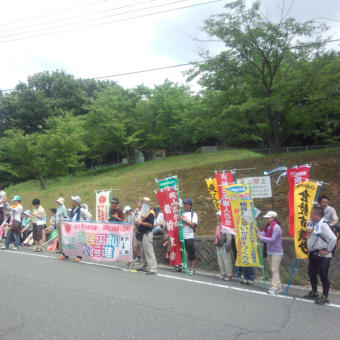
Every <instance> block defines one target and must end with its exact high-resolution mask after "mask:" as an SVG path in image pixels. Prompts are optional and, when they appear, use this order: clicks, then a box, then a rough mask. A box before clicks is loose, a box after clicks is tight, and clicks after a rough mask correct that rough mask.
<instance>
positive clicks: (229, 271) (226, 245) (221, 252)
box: [215, 211, 233, 281]
mask: <svg viewBox="0 0 340 340" xmlns="http://www.w3.org/2000/svg"><path fill="white" fill-rule="evenodd" d="M216 215H217V227H216V237H215V245H216V253H217V263H218V267H219V268H220V272H221V279H222V280H224V281H231V280H232V277H233V262H232V244H231V243H232V235H231V234H230V233H227V232H223V231H222V225H221V212H220V211H218V212H217V213H216Z"/></svg>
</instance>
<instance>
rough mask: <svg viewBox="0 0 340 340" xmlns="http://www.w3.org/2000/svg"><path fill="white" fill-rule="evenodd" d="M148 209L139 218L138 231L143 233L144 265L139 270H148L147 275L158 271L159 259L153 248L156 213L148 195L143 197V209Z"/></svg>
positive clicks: (141, 244)
mask: <svg viewBox="0 0 340 340" xmlns="http://www.w3.org/2000/svg"><path fill="white" fill-rule="evenodd" d="M144 210H145V211H147V212H146V213H145V215H143V213H142V214H141V215H139V217H138V218H137V223H138V232H139V233H140V235H141V242H140V250H141V258H142V267H141V268H138V269H137V270H138V271H143V272H146V274H147V275H154V274H156V273H157V261H156V256H155V253H154V249H153V234H152V227H153V224H154V220H155V213H154V211H153V209H152V207H151V200H150V198H148V197H144V198H143V199H142V207H141V211H142V212H143V211H144Z"/></svg>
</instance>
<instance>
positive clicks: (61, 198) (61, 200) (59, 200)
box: [56, 197, 65, 205]
mask: <svg viewBox="0 0 340 340" xmlns="http://www.w3.org/2000/svg"><path fill="white" fill-rule="evenodd" d="M56 202H58V203H60V204H61V205H64V202H65V200H64V197H59V198H58V199H57V200H56Z"/></svg>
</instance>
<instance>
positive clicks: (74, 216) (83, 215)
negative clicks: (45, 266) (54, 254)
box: [59, 196, 91, 262]
mask: <svg viewBox="0 0 340 340" xmlns="http://www.w3.org/2000/svg"><path fill="white" fill-rule="evenodd" d="M71 203H72V210H71V212H70V215H69V216H68V220H69V221H72V222H79V221H88V220H89V219H90V218H91V217H90V215H89V213H88V212H87V210H85V209H83V208H82V207H81V198H80V197H79V196H72V197H71ZM66 259H68V256H66V255H65V254H64V253H63V255H62V256H59V260H66ZM81 259H82V256H77V257H76V258H75V259H74V260H73V261H74V262H80V260H81Z"/></svg>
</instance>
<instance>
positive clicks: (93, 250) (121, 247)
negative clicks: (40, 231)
mask: <svg viewBox="0 0 340 340" xmlns="http://www.w3.org/2000/svg"><path fill="white" fill-rule="evenodd" d="M133 228H134V225H133V224H132V223H93V222H63V223H62V224H61V230H62V238H63V249H64V254H65V255H66V256H72V257H73V256H74V257H75V256H84V257H86V258H89V259H91V260H96V261H111V262H115V261H121V262H131V261H132V254H133V250H132V239H133Z"/></svg>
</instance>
